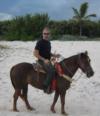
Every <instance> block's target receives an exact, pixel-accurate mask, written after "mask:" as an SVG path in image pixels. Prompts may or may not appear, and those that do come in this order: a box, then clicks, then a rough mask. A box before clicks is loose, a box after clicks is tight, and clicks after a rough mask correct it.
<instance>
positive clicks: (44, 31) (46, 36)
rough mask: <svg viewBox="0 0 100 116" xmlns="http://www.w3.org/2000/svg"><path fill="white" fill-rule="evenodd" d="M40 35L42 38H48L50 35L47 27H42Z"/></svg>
mask: <svg viewBox="0 0 100 116" xmlns="http://www.w3.org/2000/svg"><path fill="white" fill-rule="evenodd" d="M42 35H43V39H45V40H48V39H49V37H50V31H49V30H48V29H44V30H43V33H42Z"/></svg>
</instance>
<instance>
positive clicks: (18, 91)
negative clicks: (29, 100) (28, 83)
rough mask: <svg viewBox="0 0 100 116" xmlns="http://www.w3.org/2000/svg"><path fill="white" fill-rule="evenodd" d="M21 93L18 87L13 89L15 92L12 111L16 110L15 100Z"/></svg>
mask: <svg viewBox="0 0 100 116" xmlns="http://www.w3.org/2000/svg"><path fill="white" fill-rule="evenodd" d="M20 94H21V90H20V89H15V93H14V96H13V97H14V101H13V111H18V110H17V100H18V97H19V96H20Z"/></svg>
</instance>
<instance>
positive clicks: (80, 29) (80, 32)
mask: <svg viewBox="0 0 100 116" xmlns="http://www.w3.org/2000/svg"><path fill="white" fill-rule="evenodd" d="M80 36H82V25H81V24H80Z"/></svg>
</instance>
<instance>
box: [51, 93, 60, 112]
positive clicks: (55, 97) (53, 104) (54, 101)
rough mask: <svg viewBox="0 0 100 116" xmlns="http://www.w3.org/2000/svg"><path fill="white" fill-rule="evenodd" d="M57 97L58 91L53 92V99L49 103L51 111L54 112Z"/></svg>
mask: <svg viewBox="0 0 100 116" xmlns="http://www.w3.org/2000/svg"><path fill="white" fill-rule="evenodd" d="M58 97H59V92H57V91H56V92H55V95H54V100H53V103H52V105H51V111H52V112H53V113H56V111H55V108H54V107H55V104H56V102H57V100H58Z"/></svg>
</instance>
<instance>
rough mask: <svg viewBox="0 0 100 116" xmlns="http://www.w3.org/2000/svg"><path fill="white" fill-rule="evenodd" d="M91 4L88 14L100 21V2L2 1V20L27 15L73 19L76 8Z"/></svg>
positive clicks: (53, 0) (0, 15)
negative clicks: (45, 15)
mask: <svg viewBox="0 0 100 116" xmlns="http://www.w3.org/2000/svg"><path fill="white" fill-rule="evenodd" d="M84 2H88V3H89V9H88V14H89V13H90V14H91V13H95V14H97V18H98V19H100V1H99V0H0V20H3V19H6V18H11V17H15V16H21V15H25V14H28V13H29V14H33V15H34V14H36V13H48V16H49V17H50V19H54V20H66V19H71V18H72V17H73V15H74V14H73V10H72V7H74V8H79V6H80V5H81V4H82V3H84Z"/></svg>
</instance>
